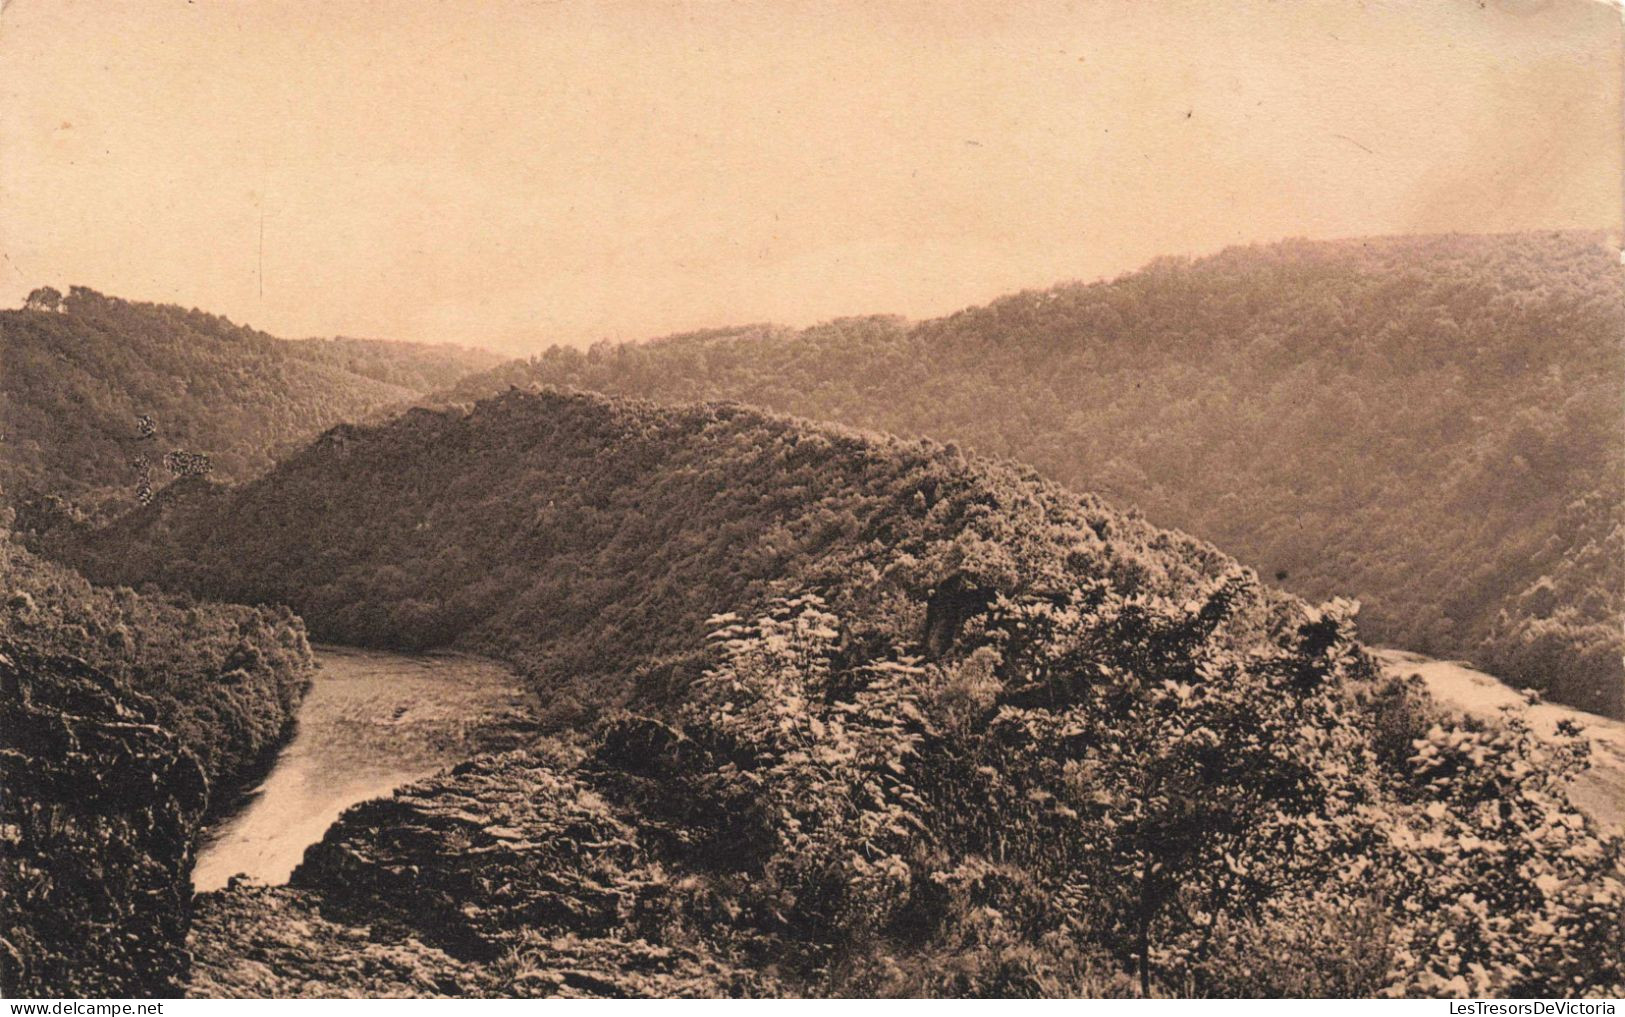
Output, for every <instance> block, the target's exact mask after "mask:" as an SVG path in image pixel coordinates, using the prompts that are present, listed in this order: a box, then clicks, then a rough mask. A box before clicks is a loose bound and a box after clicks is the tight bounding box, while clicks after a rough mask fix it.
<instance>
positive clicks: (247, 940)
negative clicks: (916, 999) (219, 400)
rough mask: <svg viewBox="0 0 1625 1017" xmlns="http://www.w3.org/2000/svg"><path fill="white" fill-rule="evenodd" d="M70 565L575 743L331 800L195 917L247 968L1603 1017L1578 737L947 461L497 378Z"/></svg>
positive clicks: (1102, 512) (1107, 522)
mask: <svg viewBox="0 0 1625 1017" xmlns="http://www.w3.org/2000/svg"><path fill="white" fill-rule="evenodd" d="M99 541H100V542H99V543H97V544H93V545H91V546H89V547H87V548H86V549H85V550H84V553H85V556H86V561H87V563H88V567H90V568H91V569H92V570H93V571H94V573H95V574H97V575H101V576H108V577H114V576H116V575H118V574H119V573H120V572H122V571H124V570H130V571H132V572H137V573H140V574H142V575H152V576H156V577H159V580H160V581H161V582H162V583H164V584H168V585H172V586H177V587H183V588H187V589H191V590H194V591H197V592H203V593H209V594H211V595H228V594H229V595H230V596H233V597H237V598H245V599H268V600H278V601H284V602H288V603H291V604H293V605H295V606H296V607H298V608H299V609H301V610H303V611H306V612H308V613H309V616H310V619H311V623H312V625H313V626H316V627H317V628H318V631H320V630H321V628H322V626H326V627H327V628H328V631H330V632H331V634H333V635H335V636H341V637H344V638H348V639H358V640H360V639H364V640H368V641H373V642H379V643H387V644H394V645H425V644H428V643H433V642H439V641H457V642H461V643H463V644H465V645H473V646H478V647H482V648H486V649H490V650H494V651H496V652H499V653H501V654H503V655H505V656H507V657H508V658H509V659H512V660H515V661H517V662H518V663H520V664H521V666H522V667H524V668H525V669H526V670H527V671H528V672H529V673H530V674H531V675H533V676H534V678H535V679H536V681H537V684H538V686H539V687H540V689H541V691H543V692H544V693H545V694H546V695H547V696H548V698H549V699H550V700H551V701H552V702H553V704H554V709H555V710H556V711H557V712H556V714H555V719H556V720H559V721H569V722H571V724H570V725H568V726H569V727H571V728H574V729H576V730H579V729H580V725H581V722H582V721H583V720H584V719H585V718H586V717H587V716H588V715H590V714H592V713H594V712H599V713H601V714H602V716H601V717H600V719H599V722H598V724H597V725H596V727H595V734H594V735H593V736H592V737H591V738H590V739H588V740H586V741H585V743H584V744H581V743H577V742H570V741H566V742H564V743H562V744H559V745H554V746H546V747H538V748H536V749H533V750H532V751H530V752H526V753H518V754H512V755H506V756H502V757H496V758H490V757H487V758H481V759H476V760H473V761H471V762H470V763H468V764H465V765H463V766H460V767H457V768H455V769H454V770H452V771H451V772H449V773H446V774H442V775H440V776H438V777H435V778H432V779H431V780H428V781H425V782H421V783H419V784H416V785H413V786H411V787H409V788H407V789H404V790H403V791H402V792H401V793H399V794H397V795H395V796H394V797H393V798H391V799H389V800H387V801H382V800H381V801H377V802H371V803H367V804H364V805H362V806H358V807H357V808H355V809H353V810H351V812H350V813H348V814H347V815H346V816H345V817H344V819H342V820H341V821H340V823H339V824H337V825H336V826H335V827H334V828H333V829H332V830H330V831H329V833H328V835H327V837H326V838H325V839H324V842H323V843H322V845H320V846H318V847H316V848H313V849H312V851H311V852H309V853H308V854H307V856H306V862H305V864H304V865H302V866H301V867H300V869H299V870H298V871H297V872H296V874H295V878H294V881H293V886H294V888H295V890H296V891H297V892H296V894H295V895H292V896H289V895H275V896H267V895H264V894H256V893H254V892H253V891H251V890H247V889H243V890H227V891H224V893H223V894H222V895H221V896H220V898H219V899H218V900H216V901H213V902H210V903H208V904H207V905H206V907H207V908H208V909H209V910H210V913H211V914H212V915H215V916H216V917H215V918H211V920H210V921H211V925H210V927H211V928H221V926H222V924H223V922H224V917H223V916H227V915H230V916H232V917H231V920H230V924H231V928H230V929H226V930H223V931H222V932H221V934H222V935H227V936H231V937H237V938H236V939H234V940H233V942H234V943H236V944H237V945H236V947H234V949H250V948H252V949H255V950H259V949H270V948H272V947H271V946H268V945H267V944H274V947H275V949H276V951H277V956H279V957H283V958H285V962H286V964H287V965H288V967H287V968H286V969H283V970H280V971H279V978H281V979H283V980H284V981H286V982H289V983H291V982H294V981H297V980H298V979H297V977H296V976H297V974H298V972H299V971H300V970H301V962H300V961H299V960H298V957H299V955H300V953H301V952H302V951H301V950H299V949H298V948H297V946H296V945H295V946H290V940H292V941H294V942H295V943H296V942H297V940H298V937H299V936H301V935H307V934H310V935H314V933H305V932H301V931H299V930H307V929H310V928H311V925H310V923H309V922H308V921H307V919H306V918H305V917H303V916H305V915H308V914H313V913H317V912H319V913H321V914H324V915H334V916H340V917H341V918H342V920H343V921H345V922H349V923H352V928H351V930H350V931H349V932H338V933H333V934H332V935H333V936H334V938H338V939H343V940H344V941H346V942H349V943H352V944H354V943H364V942H368V941H369V940H370V939H371V938H372V937H376V936H388V937H393V938H392V939H390V940H388V942H391V943H394V942H396V941H400V942H401V947H400V949H399V950H397V951H396V952H394V953H393V954H392V956H394V957H395V958H396V959H397V961H398V962H401V963H405V959H406V958H411V957H417V958H422V959H424V962H425V963H432V965H433V971H434V972H435V974H434V975H433V978H434V981H433V983H432V984H433V985H434V986H436V987H438V991H455V992H459V993H462V992H485V993H498V994H553V993H557V992H564V991H586V992H601V993H616V992H656V993H677V992H681V993H685V994H689V993H691V994H700V993H706V992H721V993H734V992H737V993H763V992H784V993H791V994H803V993H805V994H891V993H903V994H928V995H967V994H970V995H975V994H1032V995H1055V994H1104V993H1124V994H1133V993H1135V992H1151V993H1156V994H1166V993H1180V994H1209V993H1211V994H1219V995H1237V994H1240V995H1252V994H1258V993H1264V994H1285V995H1463V994H1467V995H1544V996H1551V995H1565V996H1567V995H1577V994H1600V993H1611V992H1618V991H1620V989H1621V988H1625V985H1622V982H1625V927H1622V926H1621V915H1622V913H1625V884H1622V883H1621V882H1620V879H1619V875H1618V866H1619V864H1620V844H1619V843H1618V841H1617V840H1608V839H1605V838H1604V837H1602V836H1600V835H1599V833H1598V830H1597V828H1596V826H1595V825H1594V824H1593V823H1592V822H1591V821H1590V820H1588V819H1587V818H1586V817H1585V816H1584V815H1583V814H1582V813H1581V812H1580V811H1579V810H1577V809H1576V808H1575V807H1574V806H1573V805H1572V804H1571V803H1570V802H1569V800H1568V798H1567V796H1566V792H1565V789H1564V785H1565V779H1566V776H1567V774H1568V773H1569V772H1570V771H1571V770H1572V769H1573V768H1574V767H1576V766H1578V765H1581V763H1582V761H1583V755H1584V751H1585V750H1584V741H1583V739H1580V738H1575V737H1567V736H1565V737H1560V738H1558V739H1557V740H1556V741H1555V742H1553V743H1551V744H1546V743H1542V742H1539V741H1537V740H1536V739H1534V738H1532V737H1531V736H1530V735H1529V733H1528V732H1527V731H1526V730H1524V729H1522V728H1520V727H1518V726H1517V725H1516V724H1515V723H1507V724H1484V723H1479V722H1469V721H1465V720H1459V719H1452V718H1449V717H1446V716H1443V715H1436V714H1435V713H1434V711H1433V710H1432V709H1431V708H1430V706H1429V705H1428V703H1427V701H1426V697H1425V695H1424V694H1423V693H1422V692H1421V690H1420V688H1419V687H1417V686H1415V685H1414V684H1406V683H1403V682H1397V681H1392V680H1384V679H1381V678H1380V677H1379V676H1378V674H1377V672H1376V670H1375V669H1374V668H1373V666H1372V664H1371V662H1370V660H1369V658H1368V657H1367V656H1366V655H1365V653H1364V651H1363V650H1362V649H1361V648H1360V646H1359V644H1358V643H1357V642H1356V641H1355V638H1354V631H1353V623H1352V616H1353V613H1354V608H1353V605H1352V604H1348V603H1345V602H1341V601H1333V602H1331V603H1328V604H1326V605H1323V606H1322V607H1319V608H1311V607H1309V606H1307V605H1305V604H1303V603H1302V602H1300V601H1298V600H1296V599H1295V598H1292V597H1289V596H1285V595H1282V594H1280V593H1277V592H1275V591H1272V590H1270V589H1269V588H1267V587H1265V586H1263V585H1261V584H1260V583H1259V582H1258V580H1257V578H1256V576H1255V575H1254V574H1253V573H1252V572H1251V571H1249V570H1247V569H1245V568H1243V567H1241V566H1239V565H1237V564H1236V563H1235V562H1233V561H1231V560H1230V559H1227V558H1225V557H1224V556H1223V555H1221V554H1219V553H1218V552H1217V551H1214V550H1213V549H1212V548H1210V547H1208V546H1207V545H1205V544H1202V543H1200V542H1198V541H1195V540H1192V539H1190V538H1187V537H1183V536H1181V535H1179V534H1175V533H1170V532H1167V531H1161V530H1157V529H1155V528H1154V527H1151V526H1149V525H1148V524H1146V523H1145V522H1143V521H1142V520H1140V519H1138V518H1137V517H1135V516H1133V515H1129V514H1124V513H1120V512H1117V511H1115V510H1113V509H1110V508H1108V507H1107V506H1105V505H1103V504H1101V503H1099V502H1098V501H1096V500H1094V499H1092V498H1090V497H1087V496H1079V495H1074V494H1072V493H1069V492H1067V491H1066V490H1064V489H1063V488H1060V487H1059V486H1057V485H1055V484H1053V483H1051V482H1047V481H1044V480H1042V479H1040V478H1039V477H1038V476H1036V475H1035V474H1032V473H1031V472H1026V471H1022V470H1019V469H1016V468H1013V467H1009V466H1003V465H998V464H992V463H988V462H986V461H980V460H975V459H971V458H967V457H965V456H963V455H962V454H960V453H959V452H958V451H957V450H954V449H952V448H949V447H943V446H938V445H935V444H932V443H929V442H908V441H902V440H899V439H889V438H877V437H865V436H863V435H860V434H855V433H851V432H846V431H842V430H839V429H836V428H832V427H829V426H816V425H808V424H802V423H798V422H795V421H790V420H785V419H781V418H775V417H771V416H767V415H764V414H761V413H759V412H756V411H751V410H746V409H742V408H739V407H733V406H701V407H679V408H658V407H653V406H649V405H646V404H629V403H625V402H616V401H610V400H606V399H603V398H601V397H596V396H586V395H563V394H558V393H555V392H544V393H540V394H524V393H509V394H508V395H506V396H503V397H501V398H497V399H494V400H490V401H487V402H484V403H481V404H479V405H478V406H476V407H475V408H473V410H472V411H469V412H466V413H465V412H456V411H447V412H441V413H432V412H428V411H417V412H414V413H411V414H408V415H406V416H405V417H403V418H400V419H398V420H395V421H392V422H390V423H388V424H384V425H380V426H376V427H369V428H355V427H343V428H338V429H335V430H334V431H332V432H329V433H328V434H327V435H326V436H324V437H323V438H322V439H321V440H320V441H319V442H318V443H317V444H316V445H314V446H313V447H311V448H310V449H308V450H306V451H305V452H303V453H301V454H300V455H298V456H295V457H293V458H291V459H289V460H287V461H285V462H284V463H283V464H281V465H280V466H278V467H277V468H276V469H275V470H273V471H272V472H271V473H269V474H267V475H265V476H263V477H261V478H260V479H258V480H256V481H254V482H252V483H250V484H248V485H244V486H242V487H239V488H235V489H222V488H219V487H215V486H212V485H210V484H209V483H208V482H205V481H189V482H187V483H186V484H183V485H177V486H176V487H174V488H172V489H171V490H170V491H169V492H166V494H165V495H164V496H162V497H160V498H159V499H157V500H156V501H155V502H154V504H153V505H152V506H149V507H148V508H146V509H144V510H141V511H139V512H136V513H133V514H132V515H131V516H129V517H127V518H126V519H125V520H124V521H123V522H122V523H121V524H120V525H119V526H118V527H116V528H114V529H112V530H110V531H107V532H106V533H104V534H102V535H101V537H100V538H99ZM570 697H574V699H575V702H574V703H573V704H572V703H571V702H570ZM615 706H625V707H629V708H630V709H629V710H616V709H610V708H611V707H615ZM560 726H561V728H563V727H566V725H564V724H561V725H560ZM367 929H374V930H383V931H382V932H367V931H364V930H367ZM375 945H381V944H375ZM345 949H346V950H348V951H356V952H362V953H365V952H367V951H362V950H361V948H360V947H359V946H353V945H352V946H347V947H346V948H345ZM303 952H308V953H310V954H311V955H312V960H311V961H309V962H308V964H309V966H310V967H311V968H312V971H311V978H310V981H309V984H318V985H331V984H332V982H331V979H332V977H333V973H332V966H331V964H330V963H328V961H326V960H324V959H322V958H321V957H317V956H315V954H316V953H317V951H315V950H311V951H303ZM216 953H217V954H219V953H221V951H218V950H217V951H216ZM224 953H225V954H226V955H227V956H229V955H230V951H224ZM206 976H207V977H208V979H209V984H211V985H213V986H216V987H218V988H219V989H221V990H222V991H227V990H229V991H248V992H252V991H254V990H255V986H253V985H249V986H243V985H241V984H240V983H239V982H238V981H235V980H240V979H242V978H244V977H247V976H246V975H245V974H244V973H243V972H241V971H237V972H233V970H232V969H231V968H230V967H229V966H225V965H224V962H222V966H211V968H210V970H209V971H208V972H206ZM391 977H402V978H406V977H409V976H408V975H404V974H401V975H392V976H391ZM301 984H305V983H301ZM233 986H236V988H232V987H233ZM260 988H263V986H261V987H260Z"/></svg>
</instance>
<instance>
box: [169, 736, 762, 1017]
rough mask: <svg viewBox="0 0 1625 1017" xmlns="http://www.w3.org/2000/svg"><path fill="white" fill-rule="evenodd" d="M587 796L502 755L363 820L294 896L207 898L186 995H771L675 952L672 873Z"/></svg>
mask: <svg viewBox="0 0 1625 1017" xmlns="http://www.w3.org/2000/svg"><path fill="white" fill-rule="evenodd" d="M589 781H590V778H588V777H584V776H583V775H581V774H579V773H574V772H569V771H567V770H566V769H564V768H560V767H555V766H554V765H552V764H550V763H548V762H546V761H544V760H542V759H540V758H538V757H536V756H534V755H530V754H527V753H506V754H502V755H496V756H481V757H478V758H476V759H474V760H472V761H470V762H468V763H465V764H463V765H461V766H458V767H456V768H455V769H453V770H450V771H448V772H446V773H442V774H439V775H436V776H434V777H430V778H427V779H425V780H421V781H418V782H416V783H414V784H410V785H407V786H406V787H403V788H401V789H400V790H398V791H397V792H396V793H395V795H394V796H393V797H391V798H384V799H376V800H373V801H369V802H364V803H362V804H360V805H357V806H355V807H354V808H352V809H350V810H349V811H348V812H346V813H345V814H344V816H343V817H342V818H341V819H340V820H339V821H338V822H337V823H335V824H334V825H333V827H332V828H331V829H330V830H329V831H328V833H327V836H326V837H325V838H323V840H322V841H321V842H320V843H318V844H316V845H313V846H312V847H311V848H310V849H309V850H308V851H307V852H306V854H305V860H304V863H303V864H301V865H300V866H299V868H298V869H296V870H295V872H294V875H293V879H292V881H291V883H290V885H289V886H287V887H277V888H268V887H259V886H252V885H247V884H235V885H233V886H231V887H228V888H227V889H225V890H222V891H219V892H217V893H212V894H205V895H203V896H202V897H200V898H199V904H198V908H199V910H198V917H197V920H196V922H195V924H194V926H193V930H192V946H193V949H194V950H195V951H196V954H197V960H196V963H195V965H194V969H193V976H192V982H191V984H190V986H189V991H190V992H191V993H192V994H194V995H201V996H263V995H277V996H297V995H313V996H321V995H332V994H335V993H336V994H350V993H357V992H361V993H365V994H367V995H449V996H499V997H510V996H519V997H525V996H610V997H629V996H660V997H669V996H718V995H752V996H760V995H771V994H773V993H774V989H773V987H772V985H771V984H769V980H768V979H767V978H765V977H764V976H762V975H760V974H755V973H751V972H748V971H745V970H743V969H742V968H741V967H738V966H735V965H734V964H732V963H730V962H729V961H727V960H725V959H723V958H721V957H719V956H717V955H715V954H714V952H713V951H712V949H711V947H709V946H707V945H705V944H702V943H698V942H696V941H694V940H693V939H691V938H685V939H682V940H680V941H676V942H663V941H662V940H663V939H664V938H665V937H664V936H663V935H662V932H663V923H662V921H661V916H662V915H663V914H664V909H665V907H666V905H667V904H668V902H669V900H670V897H671V893H670V890H671V888H670V886H669V885H668V881H667V877H666V869H665V868H664V867H663V866H662V865H661V864H660V863H659V861H658V859H657V858H656V857H655V855H654V853H653V852H651V851H649V850H647V849H646V848H645V846H644V845H643V844H642V843H641V841H640V839H639V836H638V830H637V827H636V826H635V825H634V823H633V821H632V819H631V817H629V816H627V815H624V814H620V813H619V812H618V811H617V810H616V809H615V808H613V807H612V806H611V804H610V803H609V802H607V801H606V799H605V798H603V797H601V796H600V794H599V792H598V791H597V790H595V789H594V787H593V786H592V785H591V784H590V782H589Z"/></svg>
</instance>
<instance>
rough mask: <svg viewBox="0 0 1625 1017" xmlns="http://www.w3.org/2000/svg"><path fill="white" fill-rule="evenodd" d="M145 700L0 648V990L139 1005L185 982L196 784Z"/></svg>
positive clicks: (90, 673) (5, 643)
mask: <svg viewBox="0 0 1625 1017" xmlns="http://www.w3.org/2000/svg"><path fill="white" fill-rule="evenodd" d="M156 718H157V708H156V706H155V705H154V704H153V703H152V701H151V700H149V699H147V698H146V697H144V696H142V695H140V694H138V693H136V692H134V691H133V690H131V689H129V688H126V687H124V686H122V685H120V684H119V683H118V682H117V681H116V680H115V679H113V678H112V677H110V676H108V675H107V674H105V673H103V672H100V671H98V670H97V669H95V668H93V667H91V666H90V665H89V664H87V663H85V662H84V661H83V660H81V659H79V658H77V657H70V656H48V655H42V654H39V653H36V652H34V651H32V650H29V649H27V648H26V647H23V646H21V645H20V644H18V643H15V642H13V641H10V640H0V786H3V788H4V794H3V797H0V985H3V988H4V992H5V995H7V996H10V997H17V996H41V995H48V994H49V995H58V994H68V995H80V996H144V995H153V994H167V993H169V992H171V991H172V990H173V988H174V986H175V985H176V983H177V981H178V979H180V978H181V977H182V976H183V975H184V974H185V971H186V953H185V951H184V949H183V948H182V939H183V937H184V936H185V933H186V926H187V921H188V919H189V915H190V910H191V904H190V897H191V886H190V883H189V880H188V871H189V870H190V868H191V861H192V840H193V836H194V834H195V833H196V830H197V825H198V822H199V820H200V818H201V817H202V815H203V812H204V809H205V806H206V803H207V798H208V785H207V781H206V779H205V777H204V774H203V771H202V769H201V768H200V767H199V765H198V763H197V760H196V759H195V758H194V757H193V756H192V755H191V753H189V752H187V751H186V750H185V749H184V748H183V747H182V746H181V744H180V742H179V741H178V740H177V739H176V738H175V737H174V736H173V735H171V734H170V733H168V732H167V731H165V730H164V729H162V728H161V727H159V726H158V724H157V722H156Z"/></svg>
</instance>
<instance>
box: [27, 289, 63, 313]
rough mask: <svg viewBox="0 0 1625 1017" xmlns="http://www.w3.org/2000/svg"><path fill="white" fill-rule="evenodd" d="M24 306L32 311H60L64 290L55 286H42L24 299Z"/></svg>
mask: <svg viewBox="0 0 1625 1017" xmlns="http://www.w3.org/2000/svg"><path fill="white" fill-rule="evenodd" d="M23 307H24V308H26V309H28V310H30V311H60V310H62V291H61V290H59V289H57V288H56V287H54V286H41V287H40V288H39V289H37V290H34V291H33V292H32V293H30V294H28V299H26V300H24V301H23Z"/></svg>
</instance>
